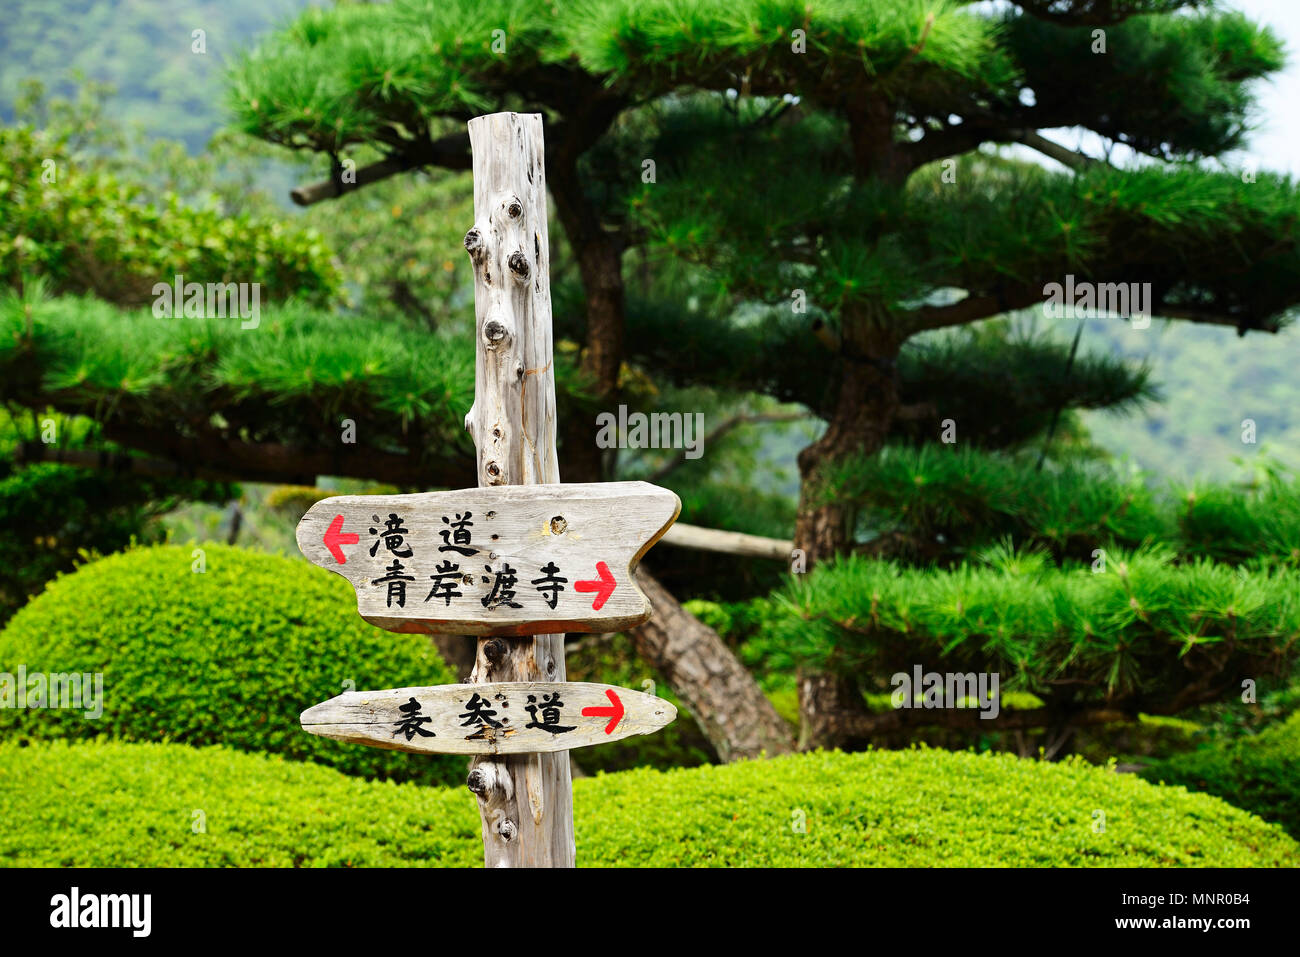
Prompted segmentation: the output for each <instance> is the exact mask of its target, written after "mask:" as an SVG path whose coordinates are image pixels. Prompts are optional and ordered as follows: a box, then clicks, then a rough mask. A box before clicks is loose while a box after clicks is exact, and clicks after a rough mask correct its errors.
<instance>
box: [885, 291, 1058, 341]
mask: <svg viewBox="0 0 1300 957" xmlns="http://www.w3.org/2000/svg"><path fill="white" fill-rule="evenodd" d="M1043 285H1044V283H1036V284H1026V285H1023V286H1016V287H1014V288H1011V289H1004V290H1002V291H1001V292H1000V293H999V294H996V295H988V294H983V295H972V296H967V297H966V298H965V299H962V300H960V301H959V302H954V303H952V304H951V305H948V306H921V307H920V308H918V309H909V310H904V311H903V313H902V315H903V323H904V326H905V328H906V329H907V331H908V334H909V335H915V334H916V333H918V332H924V331H925V330H927V329H943V328H945V327H947V326H960V325H964V324H966V323H968V322H975V321H977V320H979V319H988V318H989V317H991V316H997V315H1001V314H1002V313H1004V312H1011V311H1012V310H1014V309H1026V308H1028V307H1029V306H1033V305H1035V304H1037V303H1041V302H1042V301H1043Z"/></svg>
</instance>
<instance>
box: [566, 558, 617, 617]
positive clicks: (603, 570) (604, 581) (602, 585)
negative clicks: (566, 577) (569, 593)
mask: <svg viewBox="0 0 1300 957" xmlns="http://www.w3.org/2000/svg"><path fill="white" fill-rule="evenodd" d="M596 574H597V575H599V576H600V577H599V578H593V579H591V580H589V581H583V582H574V583H573V590H574V591H594V592H595V593H596V599H595V600H594V601H593V602H592V603H591V610H592V611H600V610H601V609H602V608H604V607H605V602H606V601H608V600H609V596H610V595H612V594H614V589H615V587H617V585H618V582H616V581H614V576H613V574H611V573H610V570H609V566H608V565H606V564H605V563H604V562H596Z"/></svg>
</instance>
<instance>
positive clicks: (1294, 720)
mask: <svg viewBox="0 0 1300 957" xmlns="http://www.w3.org/2000/svg"><path fill="white" fill-rule="evenodd" d="M1142 774H1143V777H1145V778H1147V779H1148V780H1150V781H1158V782H1163V783H1166V784H1181V785H1183V786H1184V787H1186V788H1188V789H1189V790H1193V791H1205V792H1207V793H1209V794H1214V795H1217V796H1218V797H1221V798H1223V799H1224V800H1225V801H1228V802H1229V803H1230V804H1235V805H1236V806H1237V807H1240V808H1245V809H1246V810H1247V811H1250V812H1252V813H1254V814H1258V815H1259V816H1260V817H1262V818H1263V819H1264V820H1266V821H1276V822H1277V823H1278V824H1281V825H1282V826H1283V827H1284V828H1286V830H1287V831H1288V832H1289V833H1290V834H1291V835H1293V836H1295V837H1300V713H1297V714H1295V715H1292V717H1291V719H1290V720H1289V721H1287V722H1285V723H1284V724H1279V725H1274V726H1273V727H1271V728H1269V729H1268V730H1267V731H1262V732H1260V733H1259V734H1257V735H1254V736H1253V737H1249V738H1238V739H1236V740H1233V741H1230V742H1223V743H1217V744H1214V745H1211V746H1210V747H1207V748H1201V749H1200V750H1198V751H1192V752H1191V753H1189V754H1180V755H1176V756H1174V757H1172V758H1168V759H1166V760H1164V761H1161V762H1158V763H1156V764H1154V765H1152V766H1151V767H1149V768H1147V769H1146V770H1144V771H1143V772H1142Z"/></svg>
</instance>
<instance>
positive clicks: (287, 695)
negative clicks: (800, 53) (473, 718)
mask: <svg viewBox="0 0 1300 957" xmlns="http://www.w3.org/2000/svg"><path fill="white" fill-rule="evenodd" d="M203 552H204V554H203V561H204V563H205V570H204V571H202V572H201V573H200V572H196V571H193V570H192V568H193V567H194V563H195V562H196V561H197V559H196V558H195V557H193V555H194V552H193V547H192V546H183V547H182V546H175V545H169V546H160V547H155V548H141V549H135V550H133V551H129V552H124V553H121V554H117V555H112V556H110V557H108V558H105V559H102V560H100V561H96V562H92V563H91V564H89V565H85V566H83V567H82V568H80V569H79V570H77V571H76V572H74V573H72V574H70V575H65V576H62V577H60V578H58V579H57V580H55V581H54V582H51V583H50V585H49V587H48V588H47V589H46V590H45V592H44V593H42V594H41V595H39V596H38V597H36V598H35V599H33V600H32V601H31V602H30V603H29V604H28V605H26V606H24V607H23V608H22V609H21V610H20V611H19V612H18V614H16V615H15V616H14V617H13V619H11V620H10V622H9V624H8V626H7V627H6V628H5V630H4V631H3V632H0V672H6V673H8V674H11V675H16V674H17V671H18V666H19V665H25V666H26V669H27V672H28V674H29V675H31V674H34V673H45V674H49V673H71V672H80V673H94V672H102V673H103V675H104V679H103V680H104V685H103V691H104V693H103V697H104V701H103V708H104V711H103V715H102V716H101V717H100V718H98V719H87V718H85V717H84V715H83V711H82V710H81V709H55V708H49V709H30V710H18V709H14V708H0V735H3V736H4V737H22V738H29V739H43V738H57V737H66V738H88V737H94V736H107V737H111V738H119V739H123V740H128V741H178V742H184V743H186V744H193V745H207V744H226V745H230V746H231V747H234V748H238V749H240V750H245V751H267V752H274V753H276V754H281V755H284V756H285V757H287V758H293V759H298V760H313V761H319V762H321V763H324V764H329V765H333V766H334V767H336V768H338V769H339V770H341V771H345V772H347V773H350V774H363V775H373V776H375V777H381V778H393V779H397V780H411V781H421V782H425V783H440V784H442V783H447V784H449V783H452V782H459V781H463V779H464V775H465V770H466V762H465V759H464V758H463V757H454V756H446V757H437V758H428V757H425V756H423V755H413V754H405V753H401V752H394V751H385V750H381V749H376V748H369V747H365V746H363V745H358V744H344V743H342V742H338V741H331V740H328V739H325V738H319V737H316V736H315V735H310V734H308V733H307V732H305V731H303V730H302V728H301V726H300V725H299V723H298V715H299V714H301V713H302V711H303V710H305V709H306V708H308V707H310V706H311V705H314V704H316V703H318V702H320V701H324V700H325V699H327V698H330V697H333V696H334V695H336V694H339V693H340V692H342V691H344V690H348V686H347V685H345V682H352V687H354V688H355V689H357V690H365V689H370V688H401V687H403V686H407V685H425V684H447V683H455V680H456V679H455V677H454V676H453V675H452V674H451V673H450V672H449V670H448V669H447V667H446V665H445V664H444V663H443V661H442V659H441V658H440V657H439V656H438V653H437V652H436V651H435V650H434V648H433V646H432V643H431V642H430V641H429V639H428V638H427V637H422V636H418V635H397V634H393V633H391V632H386V631H383V630H381V629H379V628H375V627H374V626H372V625H369V624H366V623H365V622H364V621H362V620H361V618H360V617H359V616H358V615H357V609H356V598H355V596H354V594H353V591H352V588H351V586H350V585H349V584H348V583H347V582H346V581H344V580H343V579H342V578H339V577H338V576H337V575H332V574H330V573H329V572H327V571H325V570H324V569H321V568H317V567H315V566H313V565H310V564H308V563H307V562H305V561H302V560H301V559H292V558H284V557H281V556H277V555H265V554H259V553H257V552H251V551H245V550H242V549H238V548H231V547H228V546H224V545H212V544H209V545H205V546H203Z"/></svg>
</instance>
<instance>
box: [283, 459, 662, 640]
mask: <svg viewBox="0 0 1300 957" xmlns="http://www.w3.org/2000/svg"><path fill="white" fill-rule="evenodd" d="M680 510H681V502H680V501H679V500H678V498H677V496H676V495H674V494H673V493H672V492H670V491H669V490H668V489H664V488H659V487H658V486H655V485H650V484H649V483H647V482H600V483H593V484H585V485H583V484H578V485H528V486H514V485H510V486H497V487H489V488H472V489H463V490H461V491H458V492H420V493H417V494H413V495H339V496H336V497H334V498H327V499H324V500H322V501H320V502H317V503H316V504H315V505H313V506H312V507H311V508H310V509H309V510H308V511H307V514H306V515H304V516H303V517H302V521H301V522H299V523H298V547H299V548H300V549H301V550H302V553H303V554H304V555H306V556H307V558H309V559H310V560H311V561H312V562H314V563H315V564H317V565H320V566H322V567H324V568H328V569H329V570H330V571H333V572H337V573H338V574H340V575H342V576H343V577H344V578H346V579H347V580H348V581H350V582H351V583H352V586H353V588H355V589H356V593H357V611H358V612H360V614H361V617H362V618H364V619H365V620H366V621H368V622H370V623H371V624H372V625H378V626H379V627H381V628H387V629H389V630H390V631H403V632H424V633H431V634H459V635H532V634H539V633H543V632H545V633H557V632H565V631H578V632H603V631H619V630H621V629H624V628H631V627H633V626H635V625H639V624H641V622H643V621H645V620H646V619H648V618H649V617H650V603H649V601H647V600H646V597H645V595H643V594H642V593H641V590H640V589H639V588H637V586H636V580H635V579H634V578H633V572H634V570H635V569H636V564H637V562H638V561H640V559H641V556H642V555H644V554H645V553H646V550H647V549H649V548H650V546H651V545H653V544H654V543H655V542H657V541H658V540H659V538H660V537H661V536H662V535H663V533H664V532H665V531H667V530H668V526H669V525H671V524H672V523H673V522H674V521H675V520H676V519H677V514H678V512H679V511H680Z"/></svg>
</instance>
